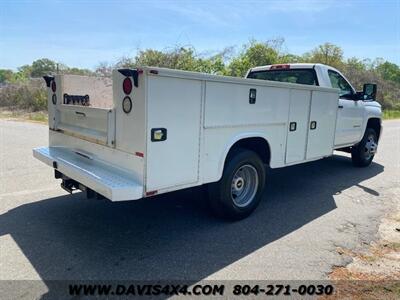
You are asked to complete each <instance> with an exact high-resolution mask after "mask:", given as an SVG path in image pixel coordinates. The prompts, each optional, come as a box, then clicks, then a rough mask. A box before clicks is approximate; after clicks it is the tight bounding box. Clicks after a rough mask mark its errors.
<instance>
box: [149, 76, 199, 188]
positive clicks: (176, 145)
mask: <svg viewBox="0 0 400 300" xmlns="http://www.w3.org/2000/svg"><path fill="white" fill-rule="evenodd" d="M201 97H202V84H201V81H200V80H190V79H182V78H173V77H164V76H157V75H155V76H151V75H150V76H149V79H148V96H147V101H148V103H147V109H148V120H147V173H146V190H147V191H153V190H158V189H163V188H171V187H175V186H181V185H186V184H191V183H196V182H197V181H198V177H199V176H198V164H199V147H200V115H201Z"/></svg>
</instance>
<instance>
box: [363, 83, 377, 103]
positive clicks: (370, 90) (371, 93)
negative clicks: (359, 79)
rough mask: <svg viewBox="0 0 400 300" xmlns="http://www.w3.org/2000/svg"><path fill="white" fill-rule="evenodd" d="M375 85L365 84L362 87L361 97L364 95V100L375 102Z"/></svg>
mask: <svg viewBox="0 0 400 300" xmlns="http://www.w3.org/2000/svg"><path fill="white" fill-rule="evenodd" d="M376 90H377V87H376V84H374V83H365V84H364V86H363V95H364V100H370V99H372V100H375V98H376Z"/></svg>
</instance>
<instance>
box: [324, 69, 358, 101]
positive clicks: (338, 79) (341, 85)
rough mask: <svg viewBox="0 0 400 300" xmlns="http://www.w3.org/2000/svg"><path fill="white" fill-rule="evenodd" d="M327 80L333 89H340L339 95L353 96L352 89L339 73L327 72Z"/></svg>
mask: <svg viewBox="0 0 400 300" xmlns="http://www.w3.org/2000/svg"><path fill="white" fill-rule="evenodd" d="M328 75H329V80H330V81H331V85H332V87H333V88H336V89H340V92H339V95H340V96H341V97H342V96H351V95H352V94H353V89H352V88H351V85H350V84H349V83H348V82H347V81H346V79H344V78H343V77H342V76H341V75H340V74H339V73H337V72H335V71H332V70H328Z"/></svg>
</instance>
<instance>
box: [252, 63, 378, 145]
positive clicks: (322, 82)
mask: <svg viewBox="0 0 400 300" xmlns="http://www.w3.org/2000/svg"><path fill="white" fill-rule="evenodd" d="M246 78H253V79H264V80H271V81H281V82H291V83H297V84H305V85H316V86H321V87H329V88H336V89H339V102H338V113H337V121H336V132H335V141H334V147H335V149H346V150H349V148H348V147H352V146H354V145H356V144H358V143H359V142H360V141H361V139H362V138H363V136H364V132H365V130H366V128H367V127H372V128H373V129H374V130H375V132H376V134H377V138H378V139H379V135H380V132H381V121H380V120H381V115H382V111H381V105H380V104H379V103H378V102H377V101H376V100H375V96H376V95H375V94H376V86H375V85H372V84H366V85H364V90H363V92H357V91H356V89H355V88H354V87H353V86H352V85H351V83H350V82H349V80H347V78H346V77H345V76H344V75H343V74H342V73H341V72H340V71H338V70H337V69H335V68H333V67H331V66H327V65H324V64H311V63H295V64H279V65H267V66H260V67H255V68H252V69H250V70H249V71H248V72H247V74H246ZM368 91H370V94H369V95H368V94H367V92H368ZM375 149H376V145H375V146H374V150H372V151H375Z"/></svg>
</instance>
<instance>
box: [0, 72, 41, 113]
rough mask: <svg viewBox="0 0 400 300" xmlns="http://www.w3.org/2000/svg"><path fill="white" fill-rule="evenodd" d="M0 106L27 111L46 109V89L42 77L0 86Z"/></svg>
mask: <svg viewBox="0 0 400 300" xmlns="http://www.w3.org/2000/svg"><path fill="white" fill-rule="evenodd" d="M0 107H10V108H20V109H26V110H28V111H40V110H47V90H46V86H45V83H44V81H43V80H42V79H31V80H29V81H27V82H21V83H15V84H8V85H6V86H3V87H1V88H0Z"/></svg>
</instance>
